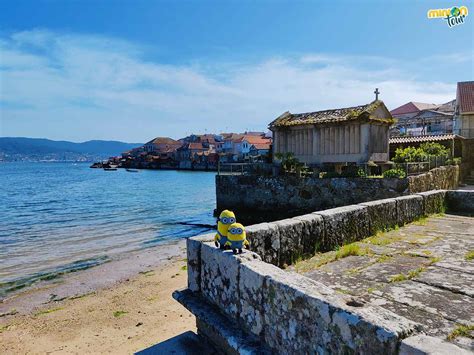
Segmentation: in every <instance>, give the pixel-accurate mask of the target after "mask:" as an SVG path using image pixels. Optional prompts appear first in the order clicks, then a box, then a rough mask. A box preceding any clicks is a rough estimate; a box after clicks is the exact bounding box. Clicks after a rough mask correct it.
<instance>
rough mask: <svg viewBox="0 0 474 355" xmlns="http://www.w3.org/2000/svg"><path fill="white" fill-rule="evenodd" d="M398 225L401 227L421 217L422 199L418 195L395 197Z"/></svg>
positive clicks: (422, 210) (422, 212)
mask: <svg viewBox="0 0 474 355" xmlns="http://www.w3.org/2000/svg"><path fill="white" fill-rule="evenodd" d="M395 200H396V201H397V216H398V225H399V226H402V225H404V224H407V223H411V222H413V221H415V220H417V219H418V218H420V217H423V216H424V215H425V214H424V207H423V197H422V196H419V195H409V196H402V197H397V198H396V199H395Z"/></svg>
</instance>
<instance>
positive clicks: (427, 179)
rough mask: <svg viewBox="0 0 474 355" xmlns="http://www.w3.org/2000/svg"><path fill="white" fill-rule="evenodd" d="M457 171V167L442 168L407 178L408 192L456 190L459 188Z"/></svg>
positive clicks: (458, 173)
mask: <svg viewBox="0 0 474 355" xmlns="http://www.w3.org/2000/svg"><path fill="white" fill-rule="evenodd" d="M459 169H460V168H459V166H442V167H439V168H436V169H432V170H430V171H429V172H427V173H425V174H420V175H413V176H409V177H408V192H409V193H416V192H423V191H430V190H440V189H444V190H451V189H456V188H457V187H458V186H459V179H460V172H459Z"/></svg>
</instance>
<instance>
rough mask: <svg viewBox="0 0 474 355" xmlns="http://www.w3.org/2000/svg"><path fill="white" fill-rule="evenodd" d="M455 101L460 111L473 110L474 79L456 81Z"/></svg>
mask: <svg viewBox="0 0 474 355" xmlns="http://www.w3.org/2000/svg"><path fill="white" fill-rule="evenodd" d="M456 101H457V104H458V107H459V112H460V113H468V112H474V81H463V82H459V83H458V89H457V92H456Z"/></svg>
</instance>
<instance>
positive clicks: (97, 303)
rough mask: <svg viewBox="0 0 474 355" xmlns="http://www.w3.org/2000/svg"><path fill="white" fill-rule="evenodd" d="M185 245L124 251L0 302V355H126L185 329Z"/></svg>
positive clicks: (189, 322) (188, 322)
mask: <svg viewBox="0 0 474 355" xmlns="http://www.w3.org/2000/svg"><path fill="white" fill-rule="evenodd" d="M185 258H186V248H185V240H180V241H178V242H176V241H174V243H167V244H164V245H160V246H157V247H156V248H152V249H147V250H142V251H139V252H133V253H130V255H127V256H126V257H123V258H121V259H118V260H112V261H110V262H108V263H105V264H101V265H99V266H96V267H93V268H90V269H87V270H84V271H81V272H78V273H72V274H69V275H66V276H65V277H62V278H61V279H60V280H61V282H52V283H48V284H41V285H38V287H31V288H30V289H28V290H25V291H23V292H19V293H18V294H15V295H12V296H11V297H7V298H5V299H4V300H3V301H2V302H1V303H0V314H1V316H0V334H1V338H2V341H1V342H0V352H1V353H3V354H10V353H27V352H33V353H49V352H62V353H64V352H66V353H71V352H72V353H94V352H114V353H131V352H135V351H139V350H143V349H145V348H147V347H149V346H152V345H154V344H156V343H158V342H161V341H164V340H166V339H168V338H170V337H172V336H175V335H178V334H181V333H183V332H185V331H195V322H194V317H193V316H192V315H191V314H190V313H189V312H187V311H186V310H185V309H184V308H183V307H182V306H181V305H179V304H178V303H177V302H176V301H175V300H174V299H173V298H172V296H171V294H172V292H173V291H175V290H176V289H180V288H183V287H185V286H186V280H187V271H186V259H185Z"/></svg>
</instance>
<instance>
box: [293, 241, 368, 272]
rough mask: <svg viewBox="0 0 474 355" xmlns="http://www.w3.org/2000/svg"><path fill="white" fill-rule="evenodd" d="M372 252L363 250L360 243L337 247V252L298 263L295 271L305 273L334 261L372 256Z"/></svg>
mask: <svg viewBox="0 0 474 355" xmlns="http://www.w3.org/2000/svg"><path fill="white" fill-rule="evenodd" d="M370 254H371V251H370V249H369V248H361V247H360V245H359V243H352V244H346V245H343V246H342V247H336V250H335V251H330V252H327V253H320V254H316V255H315V256H314V257H313V258H311V259H309V260H306V261H301V262H297V263H296V264H295V269H296V271H297V272H305V271H307V270H312V269H314V268H318V267H321V266H323V265H326V264H329V263H331V262H333V261H336V260H339V259H343V258H346V257H348V256H351V255H352V256H363V255H370Z"/></svg>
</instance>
